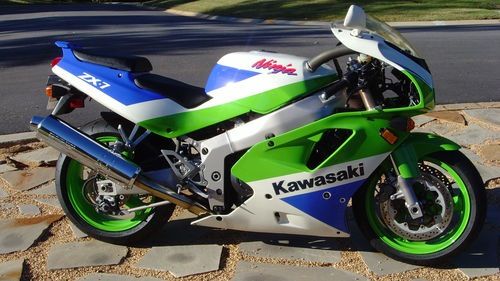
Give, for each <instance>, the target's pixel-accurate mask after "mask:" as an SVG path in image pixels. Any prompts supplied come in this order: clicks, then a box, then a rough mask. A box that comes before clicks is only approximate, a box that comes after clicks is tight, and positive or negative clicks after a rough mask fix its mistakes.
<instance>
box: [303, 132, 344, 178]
mask: <svg viewBox="0 0 500 281" xmlns="http://www.w3.org/2000/svg"><path fill="white" fill-rule="evenodd" d="M351 135H352V131H351V130H347V129H330V130H326V131H325V132H324V133H323V135H322V136H321V138H320V139H319V141H318V142H317V143H316V144H315V145H314V148H313V150H312V152H311V155H310V156H309V160H308V161H307V167H308V168H309V169H311V170H314V169H316V168H317V167H318V166H319V165H320V164H321V163H323V162H324V161H325V160H326V159H327V158H328V157H330V155H332V154H333V153H334V152H335V151H337V149H338V148H339V147H340V146H341V145H342V144H343V143H344V142H345V141H346V140H347V139H348V138H349V137H350V136H351Z"/></svg>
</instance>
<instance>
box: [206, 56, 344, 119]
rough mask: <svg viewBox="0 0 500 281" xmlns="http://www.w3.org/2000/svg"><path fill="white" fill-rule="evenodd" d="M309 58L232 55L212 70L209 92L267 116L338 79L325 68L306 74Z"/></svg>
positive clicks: (220, 61)
mask: <svg viewBox="0 0 500 281" xmlns="http://www.w3.org/2000/svg"><path fill="white" fill-rule="evenodd" d="M306 62H307V58H304V57H298V56H293V55H287V54H279V53H273V52H267V51H250V52H237V53H230V54H227V55H225V56H223V57H222V58H221V59H220V60H219V61H218V62H217V65H216V66H215V67H214V68H213V69H212V72H211V73H210V76H209V78H208V80H207V83H206V86H205V90H206V92H207V94H208V95H210V96H211V97H212V98H214V99H226V100H227V102H231V101H234V102H235V103H236V104H238V105H240V106H243V107H245V108H247V109H248V110H249V111H253V112H257V113H261V114H266V113H269V112H271V111H273V110H275V109H276V108H279V107H281V106H283V105H285V104H287V103H289V102H290V101H291V100H294V99H296V98H298V97H300V96H302V95H305V94H308V93H311V92H312V91H315V90H317V89H319V88H321V87H322V86H324V85H325V84H327V83H329V82H331V81H333V80H335V79H336V77H337V76H336V72H335V70H333V69H332V68H330V67H328V66H326V65H323V66H322V67H320V68H319V69H318V70H317V71H315V72H314V73H311V72H309V71H307V70H306V68H305V64H306Z"/></svg>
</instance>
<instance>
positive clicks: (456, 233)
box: [353, 151, 487, 265]
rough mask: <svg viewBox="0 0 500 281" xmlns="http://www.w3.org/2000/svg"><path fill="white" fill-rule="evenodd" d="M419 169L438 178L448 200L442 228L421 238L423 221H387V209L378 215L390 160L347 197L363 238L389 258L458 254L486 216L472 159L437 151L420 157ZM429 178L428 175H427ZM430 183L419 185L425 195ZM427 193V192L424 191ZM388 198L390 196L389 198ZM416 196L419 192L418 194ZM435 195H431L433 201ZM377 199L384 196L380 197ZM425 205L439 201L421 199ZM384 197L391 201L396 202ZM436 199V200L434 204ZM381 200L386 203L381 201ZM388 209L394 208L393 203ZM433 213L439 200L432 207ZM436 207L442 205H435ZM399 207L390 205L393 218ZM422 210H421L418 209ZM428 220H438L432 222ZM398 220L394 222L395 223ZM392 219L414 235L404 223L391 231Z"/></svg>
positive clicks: (427, 259) (427, 260) (429, 260)
mask: <svg viewBox="0 0 500 281" xmlns="http://www.w3.org/2000/svg"><path fill="white" fill-rule="evenodd" d="M420 161H421V163H420V169H421V173H422V174H423V175H425V174H428V175H431V176H429V177H428V178H430V179H433V180H434V181H435V182H434V184H437V185H440V184H443V185H442V186H443V187H446V188H442V189H441V190H444V192H445V193H446V192H449V195H450V196H451V198H452V202H451V203H450V204H449V205H451V206H452V208H450V211H451V214H452V217H451V218H450V220H449V221H450V222H449V224H447V226H446V228H444V229H443V230H442V232H439V231H441V229H439V228H438V230H439V231H438V232H439V233H438V234H433V233H431V232H429V233H431V234H429V233H427V234H426V235H429V238H426V237H425V236H424V238H422V235H421V236H419V234H420V232H419V231H420V229H421V228H422V229H425V228H426V227H427V226H423V225H420V227H421V228H420V227H419V226H418V224H416V228H414V229H411V228H410V227H409V225H411V224H412V223H414V222H412V221H411V220H408V221H407V222H404V223H402V222H400V221H396V219H394V222H395V223H387V222H388V220H387V217H388V216H387V215H383V214H382V213H383V211H382V210H384V209H382V208H380V206H381V205H382V204H388V203H387V202H389V201H387V199H382V198H386V197H384V196H378V197H376V196H377V195H378V194H381V193H382V192H381V190H382V188H381V186H383V184H384V183H383V181H384V179H385V178H386V176H387V175H388V174H389V173H391V170H392V168H391V165H381V166H380V167H379V169H378V170H377V171H375V173H374V174H373V175H372V177H371V178H370V179H369V180H368V181H367V182H366V183H365V185H364V186H363V187H362V188H361V189H360V190H359V191H358V192H357V193H356V195H355V196H354V197H353V211H354V215H355V218H356V221H357V223H358V225H359V227H360V229H361V231H362V232H363V234H364V235H365V236H366V238H367V239H368V241H369V243H370V244H371V245H372V246H373V247H374V248H375V249H377V250H378V251H380V252H382V253H384V254H386V255H387V256H390V257H392V258H394V259H397V260H400V261H404V262H407V263H412V264H417V265H430V264H436V263H442V262H444V261H445V260H447V259H448V258H450V257H452V256H454V255H456V254H458V253H459V252H461V251H462V250H463V249H464V248H466V247H467V245H468V244H469V243H471V242H472V241H473V240H474V239H475V238H476V237H477V235H478V233H479V231H480V230H481V228H482V226H483V223H484V219H485V216H486V204H487V202H486V201H487V200H486V193H485V189H484V184H483V181H482V179H481V176H480V175H479V173H478V171H477V170H476V168H475V167H474V165H473V164H472V163H471V162H470V161H469V160H468V159H467V158H466V157H465V156H464V155H463V154H462V153H461V152H459V151H441V152H437V153H432V154H430V155H426V156H423V157H421V159H420ZM429 182H431V181H429ZM429 190H431V189H430V188H427V187H425V192H423V194H425V196H428V194H429V193H431V192H429ZM427 198H428V197H427ZM389 200H390V199H389ZM419 200H420V198H419ZM434 200H435V201H434ZM381 201H385V202H382V203H381ZM427 201H428V202H430V205H432V206H430V208H429V209H432V210H435V209H436V208H435V207H434V205H433V204H435V203H434V202H439V201H438V200H437V199H436V198H435V197H432V195H431V199H427ZM394 202H395V200H394V201H390V203H389V204H392V206H394V205H395V204H396V203H394ZM435 205H437V204H435ZM385 206H387V205H385ZM394 210H396V209H395V208H394ZM437 210H438V213H439V212H441V211H439V206H438V207H437ZM441 210H442V209H441ZM403 211H404V210H398V211H394V213H395V215H394V218H396V216H397V215H399V213H403ZM424 215H426V211H424ZM429 217H431V219H430V220H431V221H432V217H434V218H436V217H437V218H438V219H435V220H436V221H438V222H439V216H436V214H432V213H431V214H429ZM436 221H435V222H434V223H435V224H438V222H436ZM398 223H399V224H398ZM395 225H396V226H397V225H403V226H406V227H408V233H409V234H408V235H410V234H412V231H413V232H414V233H415V234H414V235H415V236H413V237H415V238H414V239H412V238H409V236H406V237H404V235H406V233H405V232H404V227H401V229H402V230H400V229H397V228H396V231H395V229H394V228H395Z"/></svg>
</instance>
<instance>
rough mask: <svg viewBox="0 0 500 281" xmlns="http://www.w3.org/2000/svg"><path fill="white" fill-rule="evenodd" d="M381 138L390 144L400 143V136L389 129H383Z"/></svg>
mask: <svg viewBox="0 0 500 281" xmlns="http://www.w3.org/2000/svg"><path fill="white" fill-rule="evenodd" d="M380 136H381V137H382V138H383V139H384V140H386V141H387V142H388V143H390V144H395V143H396V142H397V141H398V136H396V135H395V134H394V133H393V132H391V131H390V130H389V129H381V130H380Z"/></svg>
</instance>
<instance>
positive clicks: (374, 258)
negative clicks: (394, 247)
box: [359, 250, 419, 275]
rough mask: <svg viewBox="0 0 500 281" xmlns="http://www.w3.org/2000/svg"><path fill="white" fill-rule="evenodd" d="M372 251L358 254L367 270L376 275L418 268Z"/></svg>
mask: <svg viewBox="0 0 500 281" xmlns="http://www.w3.org/2000/svg"><path fill="white" fill-rule="evenodd" d="M372 251H375V250H372ZM372 251H360V252H359V253H360V254H361V257H362V258H363V261H364V262H365V264H366V265H367V266H368V268H369V269H370V270H371V271H373V272H374V273H375V274H377V275H386V274H392V273H399V272H405V271H408V270H412V269H416V268H419V266H416V265H412V264H407V263H403V262H399V261H396V260H393V259H391V258H389V257H387V256H385V255H383V254H381V253H377V252H372Z"/></svg>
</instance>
